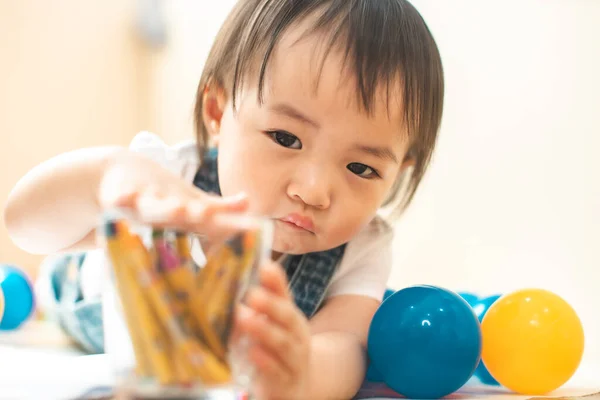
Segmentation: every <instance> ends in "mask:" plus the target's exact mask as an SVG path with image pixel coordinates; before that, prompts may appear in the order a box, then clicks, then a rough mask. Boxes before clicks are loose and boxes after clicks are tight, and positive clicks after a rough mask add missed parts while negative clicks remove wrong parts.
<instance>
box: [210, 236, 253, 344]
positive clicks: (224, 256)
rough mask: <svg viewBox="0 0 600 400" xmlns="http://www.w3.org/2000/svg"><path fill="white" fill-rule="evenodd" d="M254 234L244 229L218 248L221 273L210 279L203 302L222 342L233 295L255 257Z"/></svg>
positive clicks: (225, 333) (226, 330)
mask: <svg viewBox="0 0 600 400" xmlns="http://www.w3.org/2000/svg"><path fill="white" fill-rule="evenodd" d="M255 236H256V234H255V233H254V232H245V233H243V234H241V235H240V236H238V237H236V238H233V239H232V240H231V241H229V242H228V244H227V245H226V246H224V247H223V248H222V249H221V257H219V261H220V263H221V265H220V267H221V269H222V272H220V274H222V276H221V277H220V279H218V280H217V281H216V282H215V283H214V285H213V286H214V287H213V291H212V293H213V294H212V295H211V297H210V298H208V299H205V301H206V303H205V304H203V306H204V308H205V309H206V311H205V312H206V314H207V315H208V316H209V321H210V322H211V324H212V326H213V327H214V328H215V330H216V331H217V333H218V334H219V335H220V337H221V339H222V341H224V342H227V340H228V336H229V331H230V328H231V323H232V320H233V311H234V307H235V304H236V300H237V296H238V294H239V291H240V289H241V287H242V284H243V283H244V282H243V281H244V280H247V279H248V272H249V271H250V269H251V267H252V265H253V262H254V260H255V258H256V254H257V248H256V238H255Z"/></svg>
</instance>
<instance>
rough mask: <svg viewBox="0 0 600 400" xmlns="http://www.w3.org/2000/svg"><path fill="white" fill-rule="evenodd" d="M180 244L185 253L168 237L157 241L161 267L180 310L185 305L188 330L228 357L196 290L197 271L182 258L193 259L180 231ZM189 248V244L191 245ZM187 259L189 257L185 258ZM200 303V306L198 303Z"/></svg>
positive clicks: (183, 308)
mask: <svg viewBox="0 0 600 400" xmlns="http://www.w3.org/2000/svg"><path fill="white" fill-rule="evenodd" d="M178 236H179V238H178V242H177V248H178V249H182V252H183V257H182V254H178V255H179V257H177V255H175V254H173V252H171V251H170V250H171V248H170V247H169V246H168V245H167V243H166V242H164V241H162V242H161V241H155V242H154V244H155V247H156V249H157V253H158V255H159V258H160V260H161V271H162V274H163V276H164V277H165V280H166V282H167V284H168V285H169V287H170V288H171V289H172V290H173V291H174V292H175V293H176V295H175V296H174V297H175V299H176V301H177V302H178V303H179V307H178V308H177V310H178V311H179V310H180V309H181V314H182V315H183V318H184V322H185V324H186V325H187V327H186V328H189V329H187V330H186V333H190V332H195V333H196V334H197V335H198V336H199V339H200V340H202V341H203V342H204V343H205V344H206V345H207V346H208V347H209V348H210V350H211V351H212V352H213V353H214V355H215V356H217V357H218V358H219V359H220V360H222V361H224V360H225V355H226V354H225V343H224V342H223V341H222V340H221V339H220V338H219V335H218V334H217V333H216V332H215V331H214V328H213V326H211V324H210V323H209V320H208V318H207V317H206V312H205V310H204V307H203V305H201V304H198V300H197V295H198V292H197V291H195V290H194V274H193V272H192V271H191V269H190V268H186V267H185V266H184V265H182V264H181V262H180V261H184V260H185V259H186V258H187V259H189V257H190V256H189V254H190V253H189V250H187V249H186V247H185V243H182V242H184V241H185V239H184V238H182V235H178ZM188 249H189V248H188ZM184 262H185V261H184ZM195 305H199V307H195Z"/></svg>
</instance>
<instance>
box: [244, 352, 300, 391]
mask: <svg viewBox="0 0 600 400" xmlns="http://www.w3.org/2000/svg"><path fill="white" fill-rule="evenodd" d="M248 358H249V359H250V362H252V364H253V365H254V366H255V368H256V369H257V372H258V375H259V377H260V378H262V379H265V380H266V382H271V383H273V382H277V383H278V384H285V382H286V381H288V380H289V379H290V376H291V374H290V372H289V371H288V370H287V368H282V365H281V362H280V360H279V359H278V357H276V356H275V355H274V354H273V353H272V352H270V351H267V350H266V349H265V348H264V347H262V346H257V345H255V346H252V347H251V348H250V349H249V350H248Z"/></svg>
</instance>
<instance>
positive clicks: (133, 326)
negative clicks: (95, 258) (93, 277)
mask: <svg viewBox="0 0 600 400" xmlns="http://www.w3.org/2000/svg"><path fill="white" fill-rule="evenodd" d="M106 228H107V229H106V231H107V235H106V236H107V248H108V250H109V254H110V256H111V260H112V262H113V264H114V266H115V268H114V270H115V275H116V276H117V280H118V282H119V283H120V287H119V294H120V296H121V297H122V298H124V299H127V300H129V302H128V303H125V304H124V307H123V308H124V313H125V314H126V316H128V318H127V319H128V326H129V331H130V333H131V336H132V342H133V343H132V344H133V346H134V352H135V353H136V361H137V363H138V366H139V370H140V372H143V373H144V374H143V375H145V374H146V372H147V371H148V370H151V371H152V373H153V375H155V378H156V379H157V380H158V382H159V383H160V384H163V385H168V384H173V383H174V381H175V376H174V373H173V372H172V368H171V366H170V360H169V356H168V353H167V345H168V342H167V338H166V337H165V335H164V331H163V329H162V328H161V326H160V325H159V324H158V321H157V320H156V317H155V316H154V315H153V312H152V310H151V309H150V306H149V304H148V303H147V302H146V301H145V298H144V295H143V293H142V291H141V287H140V286H139V284H137V282H136V280H135V275H134V273H133V272H134V271H133V270H132V268H131V260H130V259H129V257H128V252H129V249H128V248H127V247H126V244H125V243H123V242H122V240H120V238H119V237H118V233H117V230H116V224H114V223H108V224H107V225H106ZM136 343H137V344H136ZM137 354H140V356H139V357H138V356H137ZM138 358H139V359H138Z"/></svg>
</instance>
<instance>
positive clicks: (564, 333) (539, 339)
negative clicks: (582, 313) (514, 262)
mask: <svg viewBox="0 0 600 400" xmlns="http://www.w3.org/2000/svg"><path fill="white" fill-rule="evenodd" d="M481 331H482V337H483V347H482V354H481V358H482V359H483V362H484V364H485V366H486V367H487V369H488V371H489V372H490V374H491V375H492V376H493V377H494V378H495V379H496V380H497V381H498V382H499V383H500V384H502V385H503V386H505V387H506V388H508V389H510V390H512V391H514V392H517V393H521V394H526V395H543V394H547V393H548V392H551V391H553V390H555V389H558V388H559V387H561V386H562V385H563V384H565V383H566V382H567V381H568V380H569V379H570V378H571V376H573V374H574V373H575V371H576V370H577V368H578V367H579V363H580V362H581V358H582V356H583V348H584V335H583V327H582V325H581V321H580V319H579V317H578V316H577V314H576V313H575V310H573V308H572V307H571V306H570V305H569V304H568V303H567V302H566V301H565V300H563V299H562V298H561V297H559V296H557V295H556V294H554V293H552V292H549V291H547V290H542V289H524V290H519V291H516V292H513V293H510V294H507V295H504V296H503V297H501V298H499V299H498V300H496V302H495V303H494V304H493V305H492V306H491V307H490V308H489V310H488V312H487V314H486V315H485V317H484V318H483V321H482V322H481Z"/></svg>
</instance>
